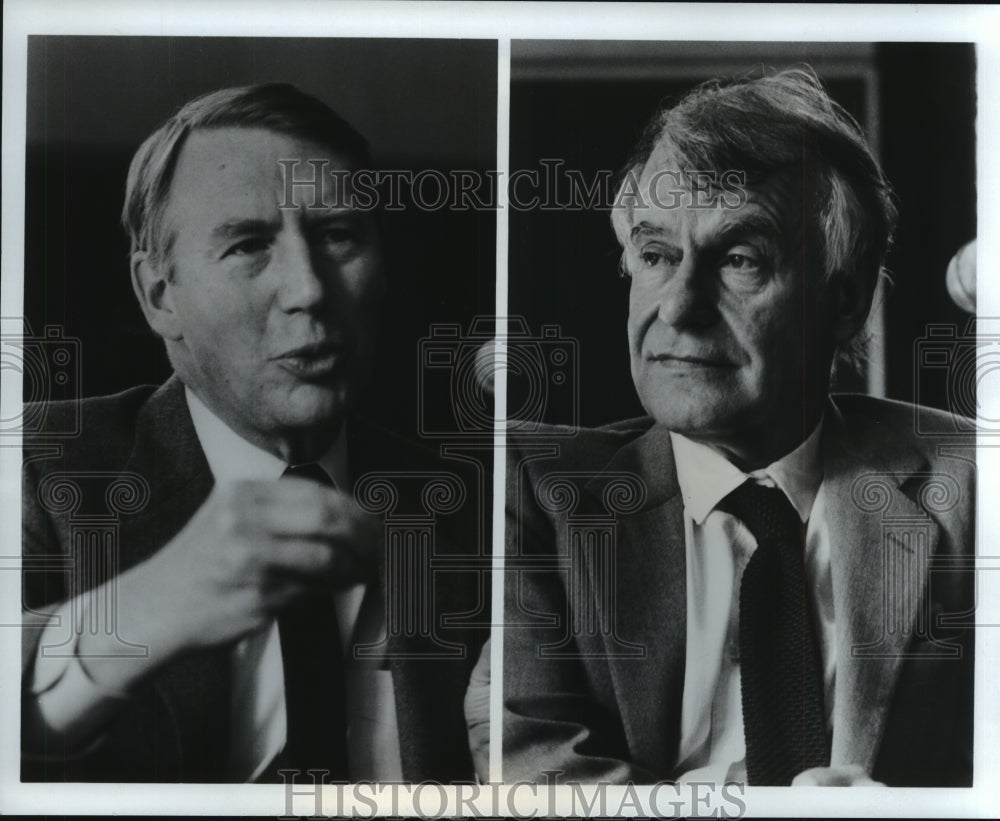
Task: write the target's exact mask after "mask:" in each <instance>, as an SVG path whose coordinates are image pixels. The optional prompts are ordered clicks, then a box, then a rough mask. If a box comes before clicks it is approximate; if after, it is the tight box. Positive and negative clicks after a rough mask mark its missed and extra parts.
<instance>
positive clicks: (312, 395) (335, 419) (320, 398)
mask: <svg viewBox="0 0 1000 821" xmlns="http://www.w3.org/2000/svg"><path fill="white" fill-rule="evenodd" d="M348 408H349V405H348V402H347V392H346V390H344V388H343V386H337V387H335V388H328V387H323V386H318V385H306V386H304V387H303V388H300V389H298V390H296V391H294V392H293V393H292V394H291V395H290V396H289V397H288V400H287V401H286V402H284V403H282V405H281V406H280V407H279V408H278V409H277V410H278V413H279V415H280V417H281V419H282V421H283V422H284V423H285V424H286V425H287V426H288V427H301V428H309V427H318V426H322V425H332V424H339V423H340V422H341V421H342V420H343V418H344V416H345V415H346V413H347V411H348Z"/></svg>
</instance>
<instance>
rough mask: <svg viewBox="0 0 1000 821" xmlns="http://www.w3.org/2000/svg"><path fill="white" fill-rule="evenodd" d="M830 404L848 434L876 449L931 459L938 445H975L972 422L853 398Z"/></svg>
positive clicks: (887, 401)
mask: <svg viewBox="0 0 1000 821" xmlns="http://www.w3.org/2000/svg"><path fill="white" fill-rule="evenodd" d="M832 400H833V404H834V407H835V408H836V411H837V412H838V414H839V416H840V418H841V419H842V421H843V426H844V429H845V430H846V431H847V432H848V434H849V435H851V436H852V437H853V438H855V439H861V440H862V441H864V440H870V441H871V442H872V445H873V446H877V447H879V448H904V447H905V448H911V449H915V450H918V451H920V452H922V453H925V454H926V455H927V456H928V457H929V458H933V457H934V456H936V454H938V453H939V451H940V449H941V445H944V444H949V443H950V444H954V445H968V444H975V431H976V428H975V421H974V420H972V419H968V418H966V417H964V416H961V415H959V414H956V413H951V412H949V411H943V410H938V409H936V408H928V407H924V406H922V405H914V404H911V403H909V402H899V401H896V400H892V399H877V398H875V397H872V396H861V395H855V394H837V395H834V396H833V397H832Z"/></svg>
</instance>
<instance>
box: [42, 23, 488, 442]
mask: <svg viewBox="0 0 1000 821" xmlns="http://www.w3.org/2000/svg"><path fill="white" fill-rule="evenodd" d="M496 66H497V49H496V43H495V42H493V41H474V40H388V39H302V38H297V39H284V38H215V37H185V38H172V37H171V38H168V37H105V36H101V37H85V36H70V37H63V36H32V37H30V38H29V45H28V88H27V91H28V109H27V154H26V163H27V165H26V178H25V179H26V192H27V193H26V215H25V216H26V225H25V304H24V311H25V317H26V318H27V320H28V322H29V323H30V325H31V328H32V330H33V331H34V332H35V333H36V334H41V333H42V330H43V328H44V327H45V326H47V325H49V326H51V325H58V326H61V327H62V328H63V332H64V333H65V334H66V335H67V336H70V337H76V338H78V339H79V340H80V350H81V378H82V395H84V396H95V395H101V394H106V393H111V392H115V391H119V390H122V389H124V388H127V387H130V386H132V385H136V384H142V383H147V384H148V383H159V382H161V381H163V379H165V378H166V377H167V376H168V375H169V373H170V368H169V364H168V362H167V359H166V355H165V354H164V352H163V348H162V345H161V344H160V342H159V340H158V339H157V338H156V337H154V336H153V334H152V332H151V331H149V329H148V328H147V326H146V323H145V321H144V319H143V317H142V314H141V312H140V310H139V308H138V306H137V304H136V301H135V298H134V297H133V294H132V289H131V286H130V283H129V269H128V252H129V246H128V241H127V239H126V236H125V233H124V231H123V230H122V228H121V227H120V224H119V215H120V213H121V207H122V200H123V195H124V191H125V176H126V172H127V169H128V164H129V161H130V160H131V158H132V154H133V153H134V152H135V150H136V149H137V148H138V146H139V144H140V143H141V142H142V140H144V139H145V138H146V137H147V136H148V135H149V134H150V133H151V132H152V131H153V130H154V129H155V128H156V127H157V126H159V125H160V123H162V122H163V121H164V120H165V119H167V117H169V116H170V115H171V114H173V113H174V112H175V111H176V110H177V109H178V108H179V107H180V106H181V105H183V104H184V103H185V102H187V101H188V100H190V99H192V98H193V97H195V96H197V95H199V94H202V93H204V92H207V91H211V90H214V89H217V88H222V87H225V86H231V85H243V84H249V83H256V82H268V81H285V82H292V83H295V84H296V85H298V86H299V87H301V88H302V89H303V90H305V91H307V92H309V93H312V94H314V95H316V96H317V97H319V98H320V99H322V100H324V101H325V102H327V103H328V104H329V105H331V106H332V107H333V108H334V109H335V110H336V111H338V112H339V113H340V114H341V115H342V116H344V117H345V118H346V119H347V120H348V121H349V122H351V123H352V124H353V125H354V126H355V127H356V128H358V130H360V131H361V132H362V133H363V134H364V135H365V136H366V137H367V138H368V140H369V142H370V144H371V147H372V152H373V154H374V157H375V162H376V164H377V166H378V167H380V168H382V169H412V170H413V171H414V172H416V171H420V170H424V169H436V170H440V171H443V172H447V171H449V170H451V169H470V170H474V171H480V172H481V171H484V170H486V169H493V168H495V167H496V108H497V73H496V71H497V68H496ZM381 219H382V229H383V244H384V250H385V255H386V259H387V263H388V272H389V277H390V283H391V284H390V296H389V298H388V300H387V303H386V306H385V312H384V322H383V325H382V333H381V336H380V344H381V349H380V353H379V362H378V366H377V367H376V369H375V373H376V374H378V376H377V377H376V378H375V379H373V384H372V385H371V388H370V395H369V401H368V403H367V404H368V409H367V410H368V411H369V412H370V413H371V414H372V415H373V416H375V417H377V418H378V419H380V420H381V421H383V422H385V423H387V424H390V425H393V426H395V427H399V428H402V429H404V430H410V429H413V428H414V426H415V421H416V383H417V378H418V374H419V366H418V361H417V354H418V347H417V346H418V340H419V339H421V338H423V337H425V336H427V335H428V331H429V326H430V323H431V322H458V323H461V324H462V325H463V326H467V325H468V323H469V322H470V321H471V319H472V318H473V317H474V316H476V315H479V314H492V313H493V312H494V304H495V286H496V280H495V258H496V214H495V212H493V211H473V210H471V209H470V210H467V211H458V210H451V209H447V208H443V209H439V210H436V211H427V210H421V209H417V208H406V209H405V210H403V211H399V212H390V213H384V214H382V215H381ZM26 383H27V380H26ZM27 388H28V385H27V384H26V390H27Z"/></svg>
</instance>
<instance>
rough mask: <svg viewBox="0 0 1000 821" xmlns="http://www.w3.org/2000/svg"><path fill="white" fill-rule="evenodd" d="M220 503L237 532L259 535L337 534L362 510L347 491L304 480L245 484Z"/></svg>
mask: <svg viewBox="0 0 1000 821" xmlns="http://www.w3.org/2000/svg"><path fill="white" fill-rule="evenodd" d="M220 504H221V505H222V506H223V507H224V508H225V511H224V514H223V515H224V516H226V517H228V518H229V519H230V520H231V521H229V522H228V524H229V525H231V527H232V528H233V530H234V531H235V532H238V533H245V534H255V535H256V534H259V533H261V532H263V533H268V534H271V535H275V536H305V537H313V536H317V537H318V536H327V537H334V536H338V535H342V534H343V533H344V532H346V528H347V527H348V525H345V523H344V520H345V519H347V518H348V517H355V516H357V515H359V514H360V513H361V511H360V510H359V509H358V507H357V505H356V504H355V502H354V500H353V499H351V498H350V497H349V496H348V495H347V494H345V493H342V492H340V491H337V490H335V489H333V488H328V487H324V486H323V485H320V484H317V483H316V482H308V481H305V480H302V479H282V480H281V481H275V482H270V483H243V485H242V486H241V487H238V488H235V489H234V490H232V491H230V493H229V495H228V496H226V497H224V498H223V499H222V501H221V502H220Z"/></svg>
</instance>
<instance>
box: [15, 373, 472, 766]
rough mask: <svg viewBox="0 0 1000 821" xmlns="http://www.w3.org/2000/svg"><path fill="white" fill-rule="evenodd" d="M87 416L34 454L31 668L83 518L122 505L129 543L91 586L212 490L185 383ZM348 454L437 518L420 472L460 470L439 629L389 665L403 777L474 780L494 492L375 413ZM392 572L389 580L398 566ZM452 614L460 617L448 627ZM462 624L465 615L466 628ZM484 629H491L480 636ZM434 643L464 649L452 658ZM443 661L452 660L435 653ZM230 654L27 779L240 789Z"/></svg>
mask: <svg viewBox="0 0 1000 821" xmlns="http://www.w3.org/2000/svg"><path fill="white" fill-rule="evenodd" d="M44 412H45V413H47V414H48V416H47V417H46V425H47V427H48V428H49V429H52V430H60V429H66V427H67V423H66V420H65V419H63V418H61V417H65V416H66V415H67V414H72V413H75V412H76V410H75V409H74V408H73V406H71V405H69V404H65V405H62V404H53V405H49V406H47V407H45V408H44ZM79 412H80V420H81V427H80V430H81V434H80V436H79V437H77V438H75V439H72V440H70V441H68V442H66V443H65V444H64V445H63V448H62V451H61V452H60V453H57V454H56V455H55V457H54V458H53V456H52V454H51V452H50V451H49V450H47V449H45V448H40V449H35V448H33V447H32V446H31V445H30V443H29V444H26V448H25V466H24V482H25V484H24V491H23V503H24V504H23V537H24V545H23V547H24V565H25V571H24V604H25V624H26V629H25V634H24V642H23V649H24V668H25V669H26V670H27V669H28V668H29V667H30V665H32V663H33V661H34V659H35V656H36V653H37V643H38V639H39V635H40V633H41V629H42V627H43V626H44V623H45V621H46V613H47V611H51V610H54V609H55V607H56V606H58V603H59V602H61V601H63V600H65V599H66V598H67V597H68V596H69V595H70V592H69V590H70V588H69V586H68V585H69V582H68V579H69V574H70V573H71V572H76V573H78V574H79V573H80V571H81V564H82V562H81V561H80V555H79V554H76V555H74V554H72V553H71V551H73V550H74V549H75V548H74V546H73V541H74V539H78V538H79V534H78V533H77V535H76V536H74V532H75V529H76V530H79V527H80V525H81V523H82V526H83V528H84V529H86V528H90V530H91V531H93V528H94V522H95V521H96V520H93V519H91V520H86V519H85V518H84V517H85V516H86V515H88V514H95V513H96V514H100V515H103V516H104V517H105V518H107V516H108V510H109V505H110V506H111V507H113V508H115V510H116V511H117V513H116V517H117V518H116V519H115V521H114V529H115V530H116V531H117V536H116V537H113V539H112V541H111V542H110V544H111V545H112V548H111V552H110V553H105V554H104V556H103V558H102V560H101V561H98V562H97V563H96V565H95V568H92V569H91V570H90V571H86V570H84V571H83V572H84V580H83V581H82V582H78V583H77V584H78V586H77V587H76V588H74V589H75V590H76V591H79V590H80V589H81V588H83V589H85V588H86V587H90V586H94V585H97V584H99V583H101V582H102V581H103V580H104V579H105V578H106V577H107V575H108V574H109V573H115V572H122V571H125V570H127V569H128V568H130V567H132V566H134V565H136V564H137V563H139V562H141V561H143V560H144V559H146V558H148V557H149V556H150V555H152V554H153V553H154V552H155V551H157V550H159V549H160V548H161V547H163V546H164V545H165V544H166V543H167V542H168V541H169V540H170V539H171V538H172V537H173V536H174V535H175V534H176V533H177V532H178V531H179V530H180V529H181V528H182V527H183V526H184V525H185V524H186V523H187V521H188V520H189V519H190V518H191V516H192V515H193V514H194V512H195V511H196V510H197V509H198V508H199V507H200V506H201V504H202V503H203V502H204V501H205V499H206V497H207V496H208V494H209V491H210V490H211V489H212V485H213V479H212V475H211V472H210V470H209V467H208V464H207V462H206V460H205V456H204V454H203V452H202V450H201V447H200V446H199V444H198V440H197V436H196V434H195V431H194V427H193V425H192V422H191V418H190V414H189V412H188V409H187V404H186V402H185V399H184V390H183V385H182V384H181V383H180V381H179V380H177V379H176V377H175V378H172V379H171V380H169V381H168V382H167V383H166V384H165V385H164V386H162V387H161V388H159V389H155V390H154V388H151V387H147V388H135V389H132V390H129V391H126V392H124V393H122V394H118V395H116V396H112V397H105V398H100V399H93V400H84V401H83V403H82V405H81V406H80V409H79ZM348 458H349V462H350V466H351V471H352V475H353V476H354V477H355V478H358V477H361V476H362V475H363V474H367V473H369V472H372V471H391V472H394V473H398V474H400V475H402V476H403V478H402V479H401V481H400V484H401V485H402V486H404V487H403V489H402V490H401V491H400V494H401V495H400V498H399V499H398V503H397V509H396V511H395V512H396V513H400V512H402V513H404V514H406V513H408V514H411V515H412V514H413V513H415V512H416V513H422V512H425V511H424V507H425V506H426V499H424V498H422V497H421V496H420V492H421V491H420V489H419V488H416V489H415V490H414V489H410V490H407V489H406V487H405V486H406V482H407V481H408V478H412V479H414V480H415V481H416V485H419V481H417V480H420V479H421V477H423V478H427V477H428V476H429V475H431V474H432V473H435V472H441V471H446V472H450V473H453V474H457V476H458V478H459V479H460V481H461V482H462V483H463V484H464V485H465V488H464V492H465V493H466V494H467V495H466V497H465V499H466V502H465V504H464V505H461V506H459V507H458V508H457V509H456V510H449V512H446V513H445V514H443V515H439V516H437V517H436V519H435V521H434V536H433V540H434V545H433V550H434V554H435V556H437V557H444V558H445V559H449V558H450V559H451V565H452V566H451V567H450V572H448V573H439V574H435V575H434V601H433V603H432V607H431V609H430V612H428V613H427V614H426V615H425V618H426V619H427V621H426V622H424V625H425V626H426V625H428V624H433V625H434V627H433V631H434V633H433V636H432V637H429V636H428V635H427V630H426V629H420V626H419V625H412V624H411V625H404V627H405V628H406V629H405V630H403V631H394V633H395V634H394V635H393V637H392V640H391V646H390V651H391V652H392V653H393V655H392V656H391V657H390V661H389V664H390V667H391V669H392V672H393V681H394V686H395V697H396V710H397V717H398V726H399V734H400V747H401V757H402V764H403V773H404V777H405V778H407V779H408V780H424V779H436V780H439V781H453V780H464V779H471V778H472V777H473V769H472V762H471V758H470V755H469V752H468V744H467V741H466V736H465V721H464V717H463V713H462V699H463V696H464V693H465V687H466V684H467V683H468V677H469V671H470V669H471V666H472V663H473V662H474V660H475V658H476V656H477V654H478V650H479V647H480V646H481V644H482V643H483V641H484V640H485V637H486V634H487V633H488V624H489V613H490V610H489V602H488V601H487V600H486V599H485V598H484V596H486V595H488V591H489V582H488V579H486V578H485V574H484V573H483V570H482V565H483V564H484V562H483V560H482V559H481V558H480V559H479V560H478V561H477V559H476V556H477V554H478V551H479V549H480V544H481V543H482V541H481V539H480V538H479V532H478V531H479V521H478V518H479V515H480V511H479V505H477V501H479V502H481V501H482V498H481V495H480V493H479V489H480V486H482V487H488V486H489V485H488V482H482V481H481V479H482V477H481V476H479V477H477V476H473V475H471V472H470V471H467V470H466V469H465V468H463V467H462V465H461V463H456V462H453V461H447V462H444V461H442V460H438V459H437V458H436V457H435V456H434V455H433V454H432V453H430V452H429V451H424V450H423V449H421V448H418V447H416V446H414V445H412V444H410V443H408V442H406V441H404V440H403V439H401V438H399V437H396V436H394V435H392V434H390V433H389V432H387V431H383V430H381V429H379V428H376V427H374V426H373V425H371V424H368V423H365V422H364V420H361V419H352V420H351V421H350V422H349V442H348ZM456 464H457V465H458V467H457V468H456ZM135 476H138V477H141V479H142V480H144V482H145V483H146V485H147V486H148V499H147V500H146V501H145V503H144V504H140V503H139V502H135V500H132V501H131V502H130V500H129V498H128V494H127V493H125V495H124V496H122V495H121V494H122V491H121V488H119V491H118V493H119V497H120V498H118V499H117V500H116V501H115V500H112V496H113V495H114V493H115V491H114V490H113V489H112V485H113V484H114V481H115V478H116V477H122V478H124V479H125V480H126V481H128V480H129V477H133V478H134V477H135ZM62 480H67V481H66V484H67V485H72V486H75V487H76V488H78V489H79V492H78V493H77V497H76V498H75V501H71V503H70V504H61V503H60V501H59V500H60V498H62V499H63V500H65V498H67V497H60V495H59V493H60V492H59V489H58V484H59V483H60V482H61V481H62ZM53 482H55V484H53ZM416 485H414V487H416ZM74 492H75V491H74ZM415 495H416V498H414V496H415ZM70 496H72V492H70ZM452 507H454V506H452ZM133 508H138V509H136V510H134V511H133V510H132V509H133ZM484 509H485V508H484ZM387 532H388V531H387ZM90 555H91V556H93V553H91V554H90ZM470 557H471V560H469V561H463V559H469V558H470ZM456 558H458V559H459V560H458V562H457V564H456V561H455V559H456ZM446 563H447V562H446ZM74 565H75V570H74V569H73V567H74ZM381 570H382V573H383V584H384V583H385V575H384V574H385V567H384V566H383V567H382V568H381ZM463 571H464V572H463ZM88 574H89V575H88ZM77 578H78V579H79V578H80V576H79V575H77ZM448 614H451V615H452V621H451V622H449V623H445V624H442V619H443V618H444V617H445V616H446V615H448ZM454 614H465V616H464V618H458V619H455V617H454ZM474 622H478V623H479V625H480V626H469V625H471V624H472V623H474ZM463 625H464V626H463ZM118 630H119V635H120V636H121V637H122V638H124V639H125V640H126V641H132V642H137V643H141V640H142V637H141V636H134V635H131V634H130V633H129V629H128V624H119V625H118ZM435 639H438V640H440V641H441V642H443V643H445V644H448V645H450V646H449V647H448V648H447V649H446V650H445V651H443V653H442V651H441V647H440V645H439V643H436V642H435ZM429 653H436V654H437V656H438V657H436V658H433V659H431V658H429ZM442 655H444V656H445V657H444V658H442V657H441V656H442ZM230 656H231V647H230V646H224V647H219V648H216V649H214V650H209V651H205V652H198V653H192V654H190V655H189V656H187V657H185V658H182V659H180V660H178V661H176V662H174V663H171V664H169V665H167V666H165V667H164V668H161V669H160V670H159V671H158V672H157V674H156V675H154V676H153V677H152V679H151V680H149V681H148V682H146V683H145V684H144V686H143V687H142V688H141V689H140V690H139V691H138V692H137V693H136V695H135V697H134V698H133V699H132V700H131V701H129V702H128V703H127V704H126V705H125V706H124V709H123V710H122V711H121V712H120V714H119V715H118V717H117V718H116V720H115V722H114V724H113V725H112V726H111V727H110V728H109V729H108V731H107V733H105V734H104V735H103V737H102V738H101V739H100V741H99V742H98V743H96V744H95V745H92V746H91V747H90V748H88V749H87V750H85V751H82V752H81V751H70V750H66V749H62V748H60V747H59V745H58V744H56V743H47V744H46V745H45V748H44V749H31V750H25V754H24V756H23V759H22V779H23V780H51V781H156V782H166V781H200V782H212V781H223V780H225V779H226V760H227V746H228V739H229V729H228V722H229V687H230V681H229V678H230V673H229V669H230ZM22 701H23V705H24V707H25V711H26V718H27V717H28V716H27V712H28V711H30V710H31V708H32V705H33V700H32V699H31V698H30V697H27V698H23V700H22Z"/></svg>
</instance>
